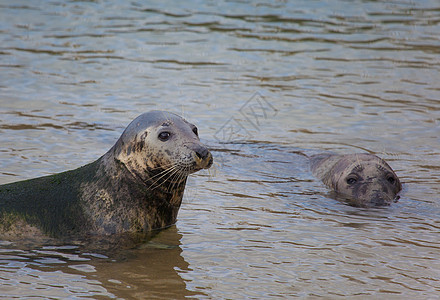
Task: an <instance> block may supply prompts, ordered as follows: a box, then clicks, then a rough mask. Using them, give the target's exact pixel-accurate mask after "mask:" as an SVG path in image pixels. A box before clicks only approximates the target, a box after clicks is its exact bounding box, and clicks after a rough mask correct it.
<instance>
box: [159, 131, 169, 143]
mask: <svg viewBox="0 0 440 300" xmlns="http://www.w3.org/2000/svg"><path fill="white" fill-rule="evenodd" d="M158 137H159V140H161V141H162V142H165V141H167V140H169V139H170V137H171V133H169V132H168V131H164V132H161V133H159V136H158Z"/></svg>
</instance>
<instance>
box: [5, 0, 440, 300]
mask: <svg viewBox="0 0 440 300" xmlns="http://www.w3.org/2000/svg"><path fill="white" fill-rule="evenodd" d="M439 22H440V5H439V4H438V2H437V1H405V0H403V1H332V2H324V1H289V2H286V1H258V2H255V1H221V2H219V1H212V2H211V1H207V2H206V1H205V2H202V1H190V2H188V1H185V2H182V3H180V4H177V3H174V2H169V3H168V2H163V1H161V2H160V3H158V4H144V3H143V2H142V1H141V2H133V1H91V2H81V1H64V2H61V1H51V2H46V1H44V2H43V1H41V2H40V1H0V183H2V184H3V183H7V182H12V181H17V180H21V179H24V178H31V177H37V176H41V175H46V174H52V173H56V172H60V171H63V170H67V169H72V168H75V167H78V166H80V165H83V164H85V163H88V162H90V161H93V160H95V159H96V158H98V157H99V156H100V155H102V154H103V153H105V152H106V151H107V150H108V149H109V148H110V147H111V146H112V145H113V143H114V142H115V141H116V139H117V138H118V137H119V135H120V134H121V132H122V130H123V129H124V128H125V126H126V125H127V124H128V123H129V122H130V121H131V120H132V119H133V118H134V117H136V116H137V115H139V114H140V113H142V112H145V111H148V110H151V109H164V110H170V111H173V112H176V113H178V114H181V115H184V116H185V117H186V118H187V119H189V120H190V121H192V122H194V123H195V124H197V125H198V127H199V131H200V134H201V138H202V140H203V141H204V142H205V143H207V144H209V145H210V146H211V147H212V149H213V154H214V156H215V161H216V163H217V165H216V167H215V169H213V170H212V171H211V172H210V173H208V172H205V173H198V174H195V175H194V176H192V177H191V178H190V180H189V183H188V186H187V189H186V196H185V200H184V203H183V205H182V208H181V211H180V213H179V219H178V222H177V224H176V226H174V227H172V228H170V229H167V230H165V231H163V232H161V233H160V234H159V235H158V236H156V237H155V238H153V239H152V240H151V241H150V242H149V243H147V244H145V245H142V247H141V249H137V250H132V251H126V252H124V253H120V254H119V255H118V257H112V256H111V255H109V254H108V253H93V252H92V253H88V252H86V251H83V250H79V249H77V248H74V247H69V246H68V245H66V247H45V248H30V249H29V248H26V249H17V247H14V245H8V243H7V242H4V243H2V244H1V248H0V297H5V298H12V297H34V296H40V297H46V298H76V297H82V296H89V297H93V298H126V299H130V298H147V299H151V298H155V297H156V298H161V299H164V298H177V299H178V298H184V297H195V298H206V299H244V298H248V299H249V298H259V299H270V298H284V297H292V298H293V297H303V298H315V297H316V298H318V297H324V298H338V297H357V298H362V299H364V298H387V299H402V298H404V299H415V298H417V299H433V298H437V297H440V283H439V282H440V262H439V261H440V240H439V234H440V221H439V217H438V216H439V214H440V197H439V196H438V195H439V192H440V188H439V186H440V156H439V155H440V140H439V139H440V138H439V136H440V129H439V123H440V88H439V86H438V85H439V84H438V82H439V79H440V72H439V71H440V59H439V57H440V38H439V34H438V33H439V32H440V25H439ZM243 142H244V143H243ZM327 150H330V151H334V152H340V153H350V152H356V151H368V152H372V153H376V154H378V155H380V156H381V157H383V158H385V159H387V160H388V161H389V163H390V165H391V166H392V167H393V168H394V169H395V171H396V173H397V174H398V175H399V176H400V177H401V179H402V181H403V182H404V185H405V188H404V193H403V194H402V198H401V199H400V201H399V202H398V203H396V204H395V205H393V206H392V207H389V208H386V209H359V208H354V207H350V206H347V205H345V204H343V203H340V202H338V201H337V200H335V199H333V198H332V197H331V195H330V194H329V193H328V191H327V189H326V188H325V187H324V186H323V185H322V184H321V183H320V182H318V181H316V180H315V179H314V178H313V177H312V176H311V174H310V172H309V170H308V164H307V160H306V158H305V157H304V156H303V155H301V153H304V154H311V153H317V152H321V151H327Z"/></svg>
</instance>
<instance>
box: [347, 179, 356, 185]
mask: <svg viewBox="0 0 440 300" xmlns="http://www.w3.org/2000/svg"><path fill="white" fill-rule="evenodd" d="M356 182H357V178H355V177H348V178H347V183H348V184H354V183H356Z"/></svg>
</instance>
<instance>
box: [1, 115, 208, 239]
mask: <svg viewBox="0 0 440 300" xmlns="http://www.w3.org/2000/svg"><path fill="white" fill-rule="evenodd" d="M165 123H166V124H167V125H166V126H164V124H165ZM164 127H166V128H167V129H166V130H167V131H170V132H172V137H173V139H170V140H169V141H166V142H163V141H160V140H158V137H157V132H158V130H163V128H164ZM194 128H195V126H194V125H192V124H190V123H188V122H187V121H186V120H184V119H182V118H181V117H179V116H177V115H174V114H171V113H167V112H160V111H153V112H149V113H145V114H143V115H141V116H139V117H138V118H136V119H135V120H134V121H133V122H132V123H130V125H129V126H128V127H127V128H126V130H125V131H124V133H123V134H122V135H121V137H120V138H119V140H118V141H117V142H116V144H115V145H114V146H113V147H112V148H111V149H110V150H109V151H108V152H107V153H106V154H105V155H103V156H102V157H101V158H99V159H98V160H96V161H95V162H93V163H90V164H88V165H85V166H83V167H80V168H78V169H75V170H71V171H67V172H63V173H59V174H55V175H51V176H45V177H40V178H35V179H30V180H25V181H20V182H16V183H11V184H6V185H2V186H0V233H1V234H2V236H6V237H8V236H9V237H19V236H21V235H23V234H24V233H23V232H22V230H23V229H25V227H24V225H26V226H27V227H26V228H27V232H28V233H29V234H30V235H34V236H35V235H42V236H50V237H56V238H84V237H88V236H109V235H120V234H123V233H130V234H138V233H147V232H149V231H151V230H154V229H158V228H164V227H167V226H170V225H172V224H174V223H175V222H176V218H177V213H178V210H179V208H180V205H181V202H182V197H183V193H184V189H185V184H186V180H187V176H188V175H189V174H190V173H193V172H196V171H198V170H200V169H202V168H209V167H210V166H211V164H212V156H211V154H210V153H209V151H208V149H207V148H206V147H205V146H204V145H203V144H202V143H201V142H200V141H199V138H198V136H197V135H196V134H195V133H194ZM194 153H197V155H195V154H194ZM199 156H200V157H199ZM195 157H197V158H198V160H195Z"/></svg>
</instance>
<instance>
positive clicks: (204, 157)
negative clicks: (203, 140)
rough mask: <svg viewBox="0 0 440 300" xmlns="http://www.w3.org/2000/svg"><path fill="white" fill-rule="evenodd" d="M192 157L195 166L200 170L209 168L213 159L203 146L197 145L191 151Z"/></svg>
mask: <svg viewBox="0 0 440 300" xmlns="http://www.w3.org/2000/svg"><path fill="white" fill-rule="evenodd" d="M193 151H194V153H193V157H194V161H195V162H196V166H197V167H198V168H200V169H208V168H210V167H211V165H212V162H213V159H212V155H211V152H209V150H208V148H206V147H205V146H203V145H198V146H197V147H195V149H193Z"/></svg>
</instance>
